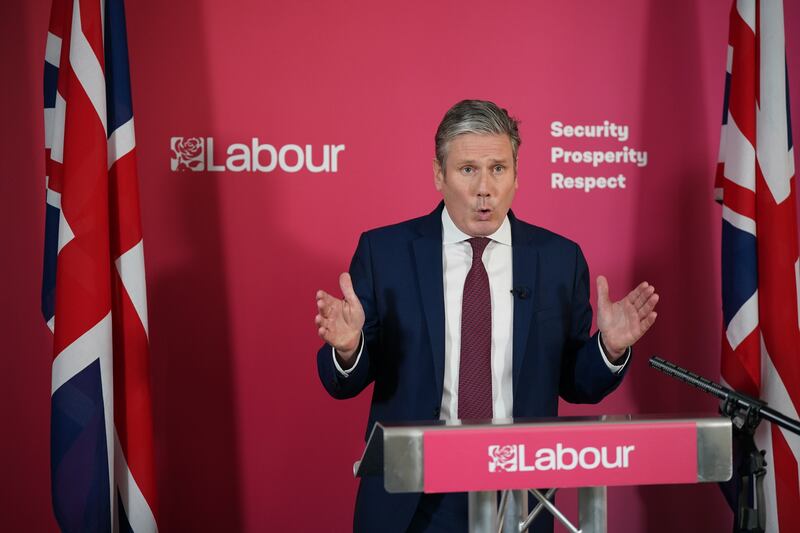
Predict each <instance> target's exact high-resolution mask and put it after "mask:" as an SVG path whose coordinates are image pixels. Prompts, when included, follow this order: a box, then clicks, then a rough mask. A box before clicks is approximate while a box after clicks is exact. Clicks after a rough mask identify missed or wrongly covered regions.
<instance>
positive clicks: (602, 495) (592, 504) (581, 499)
mask: <svg viewBox="0 0 800 533" xmlns="http://www.w3.org/2000/svg"><path fill="white" fill-rule="evenodd" d="M607 500H608V489H607V488H606V487H581V488H579V489H578V525H579V527H580V529H581V533H606V528H607V523H608V520H607V516H606V510H607V509H608V507H607V506H606V503H607Z"/></svg>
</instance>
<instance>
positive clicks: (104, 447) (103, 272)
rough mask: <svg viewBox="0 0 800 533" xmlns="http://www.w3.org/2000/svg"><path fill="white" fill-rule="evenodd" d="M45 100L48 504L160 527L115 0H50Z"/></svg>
mask: <svg viewBox="0 0 800 533" xmlns="http://www.w3.org/2000/svg"><path fill="white" fill-rule="evenodd" d="M44 102H45V105H44V107H45V109H44V117H45V158H46V172H47V177H46V183H47V192H46V194H47V207H46V221H45V250H44V279H43V284H42V312H43V314H44V317H45V320H46V321H47V324H48V326H49V327H50V329H51V330H52V331H53V365H52V374H53V375H52V388H51V395H52V396H51V402H52V416H51V479H52V495H53V510H54V513H55V517H56V520H57V521H58V523H59V525H60V527H61V529H62V531H131V530H132V531H136V532H142V531H157V529H158V528H157V525H156V509H155V503H156V494H155V473H154V466H153V431H152V418H151V416H152V409H151V402H150V385H149V354H148V352H149V349H148V333H147V331H148V330H147V301H146V296H145V278H144V255H143V252H142V233H141V223H140V218H139V192H138V178H137V170H136V142H135V140H134V131H133V111H132V106H131V90H130V79H129V69H128V46H127V36H126V30H125V13H124V6H123V0H53V5H52V11H51V14H50V26H49V31H48V34H47V47H46V53H45V69H44Z"/></svg>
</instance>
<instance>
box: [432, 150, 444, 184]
mask: <svg viewBox="0 0 800 533" xmlns="http://www.w3.org/2000/svg"><path fill="white" fill-rule="evenodd" d="M443 183H444V169H443V168H442V165H441V164H440V163H439V160H438V159H436V158H435V157H434V158H433V186H434V187H436V190H437V191H441V190H442V184H443Z"/></svg>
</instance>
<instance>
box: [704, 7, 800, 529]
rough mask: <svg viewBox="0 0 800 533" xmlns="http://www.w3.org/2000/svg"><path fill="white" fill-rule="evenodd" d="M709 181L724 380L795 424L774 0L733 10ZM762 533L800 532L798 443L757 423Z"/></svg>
mask: <svg viewBox="0 0 800 533" xmlns="http://www.w3.org/2000/svg"><path fill="white" fill-rule="evenodd" d="M718 161H719V162H718V165H717V175H716V183H715V188H716V197H717V200H718V201H721V202H722V308H723V320H724V334H723V339H722V362H721V366H722V378H723V380H724V381H725V382H726V383H727V384H728V385H729V386H731V387H732V388H734V389H736V390H739V391H742V392H745V393H747V394H750V395H752V396H756V397H760V398H761V399H763V400H765V401H767V402H768V403H769V404H770V406H771V407H773V408H775V409H778V410H779V411H781V412H783V413H785V414H787V415H788V416H791V417H792V418H795V419H797V418H798V416H797V413H798V411H799V410H800V409H798V406H800V323H799V322H798V306H800V299H798V298H799V295H800V290H798V240H797V218H796V202H795V200H796V180H795V179H794V151H793V149H792V129H791V123H790V118H789V91H788V81H787V74H786V49H785V44H784V31H783V3H782V1H781V0H738V1H734V2H733V7H732V9H731V16H730V36H729V40H728V64H727V75H726V80H725V105H724V113H723V116H722V136H721V139H720V152H719V159H718ZM755 440H756V444H757V446H758V447H759V448H761V449H765V450H767V457H766V458H767V463H768V466H767V475H766V477H765V481H764V489H765V497H766V514H767V516H766V518H767V523H766V526H767V527H766V531H770V532H777V531H782V532H784V533H789V532H795V531H800V483H799V482H798V464H799V461H798V458H800V437H798V436H796V435H794V434H792V433H789V432H787V431H785V430H783V429H781V428H779V427H778V426H775V425H771V424H768V423H762V424H761V425H760V426H759V429H758V432H757V434H756V439H755Z"/></svg>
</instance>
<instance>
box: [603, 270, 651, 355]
mask: <svg viewBox="0 0 800 533" xmlns="http://www.w3.org/2000/svg"><path fill="white" fill-rule="evenodd" d="M657 303H658V294H656V288H655V287H653V286H652V285H650V284H649V283H647V282H646V281H643V282H642V283H640V284H639V286H638V287H636V288H635V289H633V290H632V291H631V292H629V293H628V295H627V296H626V297H625V298H623V299H622V300H620V301H618V302H612V301H611V300H610V299H609V298H608V280H607V279H606V278H605V276H598V277H597V327H598V328H599V329H600V334H601V336H602V340H603V346H605V348H606V350H607V351H608V356H609V358H610V359H611V362H612V363H613V362H615V361H616V360H617V359H619V358H620V357H622V356H623V355H624V354H625V350H627V349H628V347H629V346H633V344H634V343H635V342H636V341H638V340H639V339H640V338H642V335H644V334H645V332H646V331H647V330H648V329H650V326H652V325H653V323H654V322H655V321H656V312H655V311H654V310H653V309H655V307H656V304H657Z"/></svg>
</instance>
